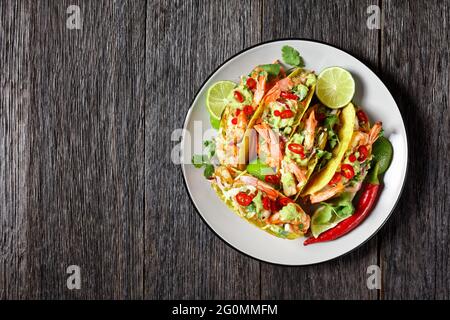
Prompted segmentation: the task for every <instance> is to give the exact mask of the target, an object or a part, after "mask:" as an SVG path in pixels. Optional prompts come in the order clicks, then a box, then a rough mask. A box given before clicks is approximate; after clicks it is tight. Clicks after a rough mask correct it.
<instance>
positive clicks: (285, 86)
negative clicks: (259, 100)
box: [264, 78, 294, 104]
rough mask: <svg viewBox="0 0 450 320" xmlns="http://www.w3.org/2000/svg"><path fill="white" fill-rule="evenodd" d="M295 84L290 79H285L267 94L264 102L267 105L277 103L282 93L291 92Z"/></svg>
mask: <svg viewBox="0 0 450 320" xmlns="http://www.w3.org/2000/svg"><path fill="white" fill-rule="evenodd" d="M293 85H294V83H293V82H292V80H291V79H289V78H283V79H281V80H280V81H278V82H277V83H276V84H275V85H274V86H273V87H272V88H271V89H270V90H269V91H268V92H267V94H266V96H265V97H264V102H265V103H266V104H268V103H270V102H274V101H276V100H277V99H278V98H279V97H280V95H281V91H289V90H291V89H292V87H293Z"/></svg>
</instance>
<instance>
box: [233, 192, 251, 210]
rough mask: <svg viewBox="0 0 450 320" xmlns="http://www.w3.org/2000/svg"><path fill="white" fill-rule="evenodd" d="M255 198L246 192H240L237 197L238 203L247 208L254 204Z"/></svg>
mask: <svg viewBox="0 0 450 320" xmlns="http://www.w3.org/2000/svg"><path fill="white" fill-rule="evenodd" d="M252 200H253V198H252V197H251V196H249V195H248V194H246V193H245V192H239V193H238V194H237V195H236V201H237V202H238V203H239V204H240V205H241V206H243V207H247V206H249V205H250V203H252Z"/></svg>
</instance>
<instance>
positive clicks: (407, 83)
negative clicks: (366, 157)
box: [0, 0, 450, 299]
mask: <svg viewBox="0 0 450 320" xmlns="http://www.w3.org/2000/svg"><path fill="white" fill-rule="evenodd" d="M69 5H79V7H80V9H81V18H82V29H81V30H76V29H75V30H70V29H68V28H67V27H66V20H67V18H68V17H69V16H70V14H68V13H67V12H66V10H67V8H68V7H69ZM370 5H378V6H379V8H380V9H381V16H382V19H381V29H379V30H378V29H369V28H368V27H367V19H368V18H369V16H370V14H369V13H368V12H367V10H368V7H369V6H370ZM369 11H370V10H369ZM449 19H450V1H448V0H447V1H437V0H436V1H393V0H378V1H377V0H363V1H361V0H354V1H314V0H308V1H306V0H304V1H300V0H298V1H272V0H259V1H247V2H246V1H240V0H233V1H223V2H221V1H172V0H170V1H169V0H164V1H152V0H147V1H145V0H140V1H137V0H134V1H120V0H117V1H98V0H95V1H94V0H92V1H80V0H64V1H50V0H49V1H31V0H30V1H27V0H23V1H12V0H2V1H1V2H0V25H1V28H0V41H1V42H0V43H1V46H0V74H1V78H0V298H32V299H34V298H36V299H41V298H58V299H60V298H88V299H90V298H102V299H103V298H118V299H129V298H138V299H141V298H145V299H168V298H171V299H176V298H181V299H185V298H202V299H213V298H214V299H260V298H261V299H285V298H286V299H288V298H296V299H308V298H314V299H322V298H329V299H406V298H426V299H433V298H436V299H448V298H450V277H449V273H450V271H449V267H450V249H449V240H450V232H449V228H450V225H449V220H450V219H449V216H450V205H449V204H450V195H449V190H450V188H449V187H447V186H446V184H447V183H448V179H449V158H450V152H449V143H448V141H449V139H450V134H449V120H450V119H449V106H450V101H449V92H450V82H449V68H450V65H449V60H450V59H449V55H450V52H449V43H450V36H449V35H450V32H449ZM286 37H302V38H311V39H316V40H320V41H325V42H328V43H330V44H333V45H336V46H338V47H341V48H343V49H345V50H347V51H349V52H351V53H352V54H354V55H355V56H356V57H358V58H359V59H361V60H362V61H363V62H365V63H367V64H368V65H369V66H371V67H372V68H373V69H374V70H375V71H376V72H377V73H378V74H379V76H380V77H381V78H382V80H383V81H384V82H385V83H386V84H387V85H388V87H389V89H390V90H391V92H392V93H393V95H394V97H395V99H396V101H397V102H398V105H399V108H400V110H401V112H402V115H403V118H404V120H405V124H406V127H407V130H408V137H409V148H410V153H409V156H410V164H409V174H408V179H407V183H406V187H405V190H404V192H403V196H402V198H401V200H400V203H399V205H398V207H397V209H396V210H395V212H394V213H393V215H392V217H391V218H390V219H389V221H388V223H387V224H386V225H385V226H384V227H383V229H382V230H381V231H380V232H379V233H378V235H377V236H376V237H374V238H373V239H372V240H370V241H369V242H368V243H366V244H365V245H363V246H362V247H360V248H359V249H357V250H356V251H354V252H352V253H351V254H349V255H346V256H344V257H342V258H338V259H336V260H334V261H331V262H327V263H324V264H320V265H315V266H310V267H296V268H293V267H290V268H288V267H281V266H275V265H271V264H267V263H261V262H258V261H256V260H253V259H251V258H249V257H247V256H244V255H243V254H241V253H239V252H237V251H235V250H233V249H232V248H230V247H228V246H227V245H226V244H225V243H224V242H223V241H222V240H220V239H219V238H218V237H217V236H215V235H214V234H213V233H212V232H211V231H210V229H209V228H208V227H207V226H206V225H205V224H204V223H203V222H202V221H201V219H200V217H199V215H198V214H197V213H196V211H195V209H194V207H193V205H192V204H191V202H190V200H189V197H188V195H187V192H186V190H185V187H184V185H183V178H182V174H181V169H180V167H179V166H177V165H174V164H173V163H172V162H171V158H170V152H171V150H172V148H173V146H174V145H175V144H176V143H177V141H171V133H172V131H173V130H174V129H176V128H181V127H182V124H183V120H184V116H185V114H186V111H187V109H188V108H189V104H190V101H191V100H192V99H193V97H194V94H195V93H196V91H197V90H198V89H199V87H200V85H201V83H202V82H203V81H204V80H205V79H206V77H208V75H209V74H210V73H211V72H212V71H213V70H215V68H216V67H217V66H219V65H220V64H221V63H222V62H223V61H224V60H225V59H227V58H228V57H230V56H232V55H233V54H235V53H237V52H239V51H241V50H242V49H244V48H246V47H249V46H252V45H254V44H257V43H259V42H262V41H267V40H272V39H278V38H286ZM69 265H78V266H80V268H81V280H82V287H81V290H68V289H67V287H66V280H67V277H68V275H67V274H66V268H67V267H68V266H69ZM370 265H379V266H380V268H381V271H382V289H381V290H369V289H368V288H367V286H366V279H367V277H368V275H367V267H368V266H370Z"/></svg>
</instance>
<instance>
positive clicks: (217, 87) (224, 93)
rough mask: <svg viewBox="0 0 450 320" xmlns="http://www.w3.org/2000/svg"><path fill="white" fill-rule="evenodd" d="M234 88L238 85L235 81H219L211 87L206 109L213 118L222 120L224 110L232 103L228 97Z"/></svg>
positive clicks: (207, 96)
mask: <svg viewBox="0 0 450 320" xmlns="http://www.w3.org/2000/svg"><path fill="white" fill-rule="evenodd" d="M234 88H236V83H234V82H233V81H218V82H216V83H214V84H213V85H212V86H211V87H209V89H208V93H207V94H206V108H207V109H208V111H209V113H210V115H211V118H214V119H216V120H220V118H221V116H222V112H223V110H224V109H225V107H226V106H227V104H228V103H229V102H230V101H229V100H228V97H229V96H230V93H231V91H233V89H234Z"/></svg>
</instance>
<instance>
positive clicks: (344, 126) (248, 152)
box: [192, 46, 393, 245]
mask: <svg viewBox="0 0 450 320" xmlns="http://www.w3.org/2000/svg"><path fill="white" fill-rule="evenodd" d="M282 58H283V62H284V63H282V62H279V61H275V62H273V63H271V64H263V65H258V66H256V67H254V68H253V69H252V70H251V71H250V73H248V74H247V75H245V76H242V77H241V78H240V81H239V83H238V84H235V83H234V82H231V81H219V82H217V83H215V84H213V85H212V87H211V88H212V89H210V90H209V91H208V97H207V109H208V111H209V112H210V118H211V124H212V126H213V127H214V128H216V129H217V130H218V132H217V136H216V137H215V139H213V140H212V141H207V142H205V154H203V155H194V156H193V159H192V161H193V163H194V165H196V167H199V168H200V167H204V175H205V177H206V178H207V179H209V181H210V182H211V185H212V187H213V189H214V190H215V191H216V192H217V194H218V196H219V198H220V199H221V200H222V201H223V202H225V203H226V204H227V205H228V207H230V208H231V209H232V210H233V211H234V212H235V213H237V214H238V215H239V216H241V217H243V218H244V219H246V220H247V221H249V222H250V223H252V224H254V225H256V226H257V227H259V228H261V229H263V230H265V231H267V232H269V233H270V234H272V235H275V236H277V237H280V238H285V239H296V238H299V237H302V236H306V237H309V238H308V239H306V240H305V242H304V244H305V245H309V244H313V243H318V242H325V241H331V240H335V239H337V238H339V237H341V236H343V235H345V234H347V233H348V232H350V231H351V230H353V229H354V228H356V227H357V226H358V225H359V224H361V223H362V221H363V220H364V219H365V218H366V217H367V216H368V215H369V214H370V212H371V209H372V208H373V207H374V205H375V203H376V200H377V197H378V194H379V191H380V181H381V179H380V178H381V175H382V174H384V172H386V170H387V169H388V168H389V165H390V162H391V160H392V154H393V149H392V145H391V144H390V142H389V140H388V139H387V138H385V137H384V136H383V129H382V124H381V122H375V123H373V124H372V123H371V122H370V121H369V117H368V116H367V114H366V113H365V112H364V111H363V109H362V108H361V107H359V106H356V105H354V104H353V103H352V99H353V96H354V93H355V82H354V80H353V77H352V76H351V74H350V73H349V72H348V71H347V70H345V69H342V68H340V67H331V68H326V69H324V70H323V71H322V72H321V73H320V74H319V76H318V77H316V75H315V73H314V72H313V71H309V70H307V69H305V68H304V61H303V58H302V57H301V56H300V54H299V52H298V51H297V50H296V49H295V48H292V47H289V46H284V47H283V48H282ZM215 158H217V162H218V163H214V161H213V160H214V159H215Z"/></svg>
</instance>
